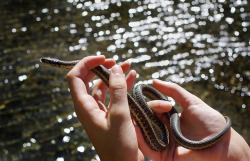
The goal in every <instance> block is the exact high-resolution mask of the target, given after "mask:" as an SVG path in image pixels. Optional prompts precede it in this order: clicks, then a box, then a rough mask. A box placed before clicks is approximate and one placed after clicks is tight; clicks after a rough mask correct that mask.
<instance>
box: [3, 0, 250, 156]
mask: <svg viewBox="0 0 250 161" xmlns="http://www.w3.org/2000/svg"><path fill="white" fill-rule="evenodd" d="M249 38H250V4H249V1H247V0H167V1H166V0H134V1H132V0H109V1H108V0H105V1H104V0H95V1H88V0H47V1H44V0H0V131H1V132H0V160H3V161H5V160H6V161H8V160H37V158H39V160H41V161H43V160H46V161H47V160H48V161H50V160H51V161H53V160H56V161H63V160H100V159H99V157H98V156H97V154H96V152H95V149H94V147H93V146H92V144H91V142H90V141H89V139H88V136H87V135H86V133H85V131H84V129H83V128H82V127H81V124H80V123H79V121H78V119H77V118H76V114H75V113H74V108H73V104H72V100H71V96H70V93H69V90H68V85H67V82H66V79H65V76H66V73H67V72H68V71H66V70H59V69H55V68H51V67H49V66H46V65H44V64H41V63H40V61H39V59H40V58H41V57H55V58H60V59H63V60H75V59H82V58H83V57H85V56H88V55H100V54H102V55H105V56H106V57H107V58H114V59H115V60H116V61H117V63H119V62H123V61H125V60H129V61H130V62H131V63H132V67H131V68H132V69H134V70H136V71H137V73H138V78H137V80H136V82H137V83H145V84H151V83H152V80H153V79H156V78H157V79H161V80H166V81H172V82H176V83H178V84H180V85H181V86H182V87H184V88H185V89H187V90H188V91H190V92H191V93H193V94H195V95H197V96H198V97H200V98H201V99H202V100H204V101H205V102H206V103H207V104H209V105H210V106H211V107H213V108H215V109H216V110H218V111H220V112H221V113H222V114H223V115H227V116H229V117H230V118H231V119H232V122H233V124H232V126H233V128H234V129H235V130H236V131H238V132H239V133H240V134H241V135H242V136H243V137H244V138H245V139H246V140H247V142H248V144H249V143H250V124H249V123H250V122H249V118H250V99H249V96H250V92H249V80H250V39H249ZM175 106H176V107H177V108H179V109H180V107H179V105H178V104H176V105H175Z"/></svg>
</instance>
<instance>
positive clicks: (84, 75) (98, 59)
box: [67, 56, 249, 161]
mask: <svg viewBox="0 0 250 161" xmlns="http://www.w3.org/2000/svg"><path fill="white" fill-rule="evenodd" d="M99 65H104V66H105V67H106V68H108V69H110V70H111V72H110V80H109V92H110V103H109V107H105V105H104V101H105V97H106V92H107V90H108V87H106V85H105V84H104V83H103V82H102V81H101V80H99V81H97V82H96V83H95V84H94V85H93V87H92V91H90V89H89V82H90V81H92V79H93V78H94V77H95V75H94V74H93V73H91V72H90V71H89V70H90V69H93V68H95V67H96V66H99ZM129 68H130V63H129V62H124V63H122V64H121V65H120V66H118V65H115V61H114V60H113V59H105V57H104V56H90V57H86V58H84V59H82V60H81V61H80V62H79V63H78V64H77V65H76V66H75V67H74V68H73V69H72V70H71V71H70V72H69V73H68V75H67V80H68V83H69V87H70V91H71V95H72V98H73V102H74V107H75V111H76V114H77V117H78V119H79V120H80V122H81V124H82V126H83V127H84V129H85V130H86V132H87V134H88V136H89V138H90V140H91V141H92V143H93V145H94V146H95V149H96V151H97V153H98V155H99V156H100V158H101V160H107V161H111V160H114V161H117V160H119V161H122V160H126V161H127V160H128V161H134V160H135V161H136V160H144V156H146V157H148V158H150V159H152V160H158V161H160V160H193V161H194V160H203V161H205V160H209V161H210V160H227V159H229V158H230V159H237V156H238V155H239V156H241V157H244V155H245V154H247V155H249V152H246V150H247V151H248V150H249V147H248V145H247V143H246V142H245V141H244V139H243V138H242V137H241V136H240V135H239V134H238V133H237V132H235V131H234V130H233V129H231V130H230V132H229V133H228V134H227V135H226V137H225V138H224V139H223V140H222V141H220V142H219V143H217V144H216V145H214V146H212V147H210V148H207V149H203V150H196V151H195V150H189V149H186V148H183V147H181V146H178V144H176V142H175V141H174V140H173V138H172V137H171V134H170V144H169V145H168V146H167V148H166V149H165V150H163V151H160V152H157V151H154V150H152V149H150V148H149V146H148V145H147V144H146V142H145V141H144V139H143V136H142V134H141V132H140V130H139V127H137V126H136V125H134V124H133V122H132V121H131V116H130V111H129V107H128V102H127V91H129V90H130V89H131V87H132V86H133V83H134V81H135V78H136V72H135V71H133V70H131V71H130V72H129V73H128V75H127V77H126V78H125V76H124V74H123V73H125V72H127V71H128V70H129ZM153 85H154V87H155V88H156V89H158V90H159V91H160V92H161V93H163V94H165V95H167V96H170V97H172V98H173V99H174V100H175V101H176V102H178V103H179V104H180V105H181V106H182V108H183V112H182V113H181V117H180V120H181V130H182V133H183V134H184V136H186V137H187V138H190V139H192V140H199V139H203V138H205V137H208V136H210V135H212V134H215V133H217V132H219V131H220V130H221V129H222V128H223V127H224V126H225V119H224V117H223V116H222V115H221V114H220V113H219V112H217V111H215V110H214V109H212V108H211V107H209V106H208V105H207V104H205V103H204V102H203V101H201V100H200V99H199V98H198V97H196V96H194V95H192V94H191V93H189V92H187V91H186V90H184V89H183V88H181V87H180V86H178V85H177V84H174V83H170V82H163V81H160V80H154V81H153ZM149 106H150V108H151V109H152V110H153V111H154V112H155V113H157V114H158V116H159V117H160V118H161V119H162V121H163V122H164V123H166V125H167V127H168V129H169V123H168V120H167V119H166V117H165V116H164V115H163V113H164V112H168V111H169V110H170V109H171V104H170V103H169V102H166V101H160V100H156V101H151V102H149ZM239 143H241V144H240V146H236V147H237V148H235V147H234V146H235V145H238V144H239ZM242 152H244V153H242ZM247 155H245V157H246V156H247Z"/></svg>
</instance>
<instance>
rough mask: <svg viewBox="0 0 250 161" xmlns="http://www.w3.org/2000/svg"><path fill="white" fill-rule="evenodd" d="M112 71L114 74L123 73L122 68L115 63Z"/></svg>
mask: <svg viewBox="0 0 250 161" xmlns="http://www.w3.org/2000/svg"><path fill="white" fill-rule="evenodd" d="M111 72H112V73H113V74H123V71H122V68H121V67H120V66H119V65H114V66H113V67H112V68H111Z"/></svg>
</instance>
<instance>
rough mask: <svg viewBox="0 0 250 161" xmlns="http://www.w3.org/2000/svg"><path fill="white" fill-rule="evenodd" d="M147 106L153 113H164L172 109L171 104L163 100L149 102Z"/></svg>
mask: <svg viewBox="0 0 250 161" xmlns="http://www.w3.org/2000/svg"><path fill="white" fill-rule="evenodd" d="M148 106H149V107H150V108H151V109H152V110H153V111H154V113H165V112H169V111H170V110H171V109H172V104H171V103H170V102H168V101H163V100H153V101H149V102H148Z"/></svg>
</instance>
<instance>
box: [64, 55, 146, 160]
mask: <svg viewBox="0 0 250 161" xmlns="http://www.w3.org/2000/svg"><path fill="white" fill-rule="evenodd" d="M101 64H102V65H104V66H105V67H106V68H111V67H112V66H113V67H112V68H111V72H110V80H109V92H110V103H109V107H108V108H107V107H105V105H104V101H105V97H106V91H107V89H108V88H107V87H106V86H105V85H104V83H103V82H102V81H97V82H96V83H95V84H94V85H93V87H92V92H90V89H89V82H90V81H91V80H92V79H93V78H94V76H95V75H94V74H93V73H91V72H90V71H89V70H90V69H93V68H95V67H96V66H99V65H101ZM114 65H115V61H114V60H112V59H106V60H105V57H104V56H90V57H86V58H84V59H83V60H81V61H80V62H79V63H78V64H77V65H76V66H75V67H74V68H73V69H72V70H71V71H70V72H69V73H68V74H67V80H68V84H69V87H70V92H71V95H72V98H73V102H74V107H75V111H76V114H77V117H78V119H79V120H80V122H81V124H82V126H83V127H84V129H85V130H86V132H87V134H88V136H89V138H90V140H91V142H92V143H93V145H94V146H95V149H96V151H97V153H98V155H99V156H100V158H101V160H103V161H105V160H108V161H112V160H114V161H117V160H119V161H122V160H129V161H130V160H131V161H133V160H144V157H143V155H142V153H141V152H140V151H139V149H138V143H137V138H136V133H135V129H134V125H133V123H132V121H131V117H130V111H129V107H128V102H127V89H130V88H131V87H132V85H133V82H134V80H135V77H136V72H135V71H130V72H129V74H128V75H127V78H126V79H125V77H124V75H123V72H126V71H128V70H129V68H130V64H129V63H128V62H124V63H123V64H121V67H120V66H117V65H116V66H114ZM122 70H123V71H122ZM126 81H127V83H126Z"/></svg>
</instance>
